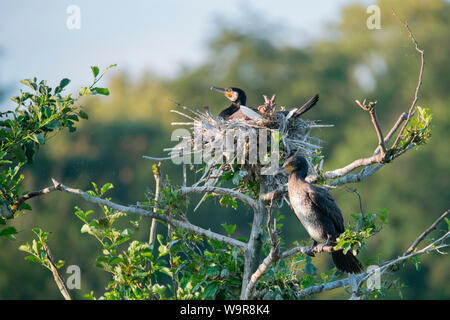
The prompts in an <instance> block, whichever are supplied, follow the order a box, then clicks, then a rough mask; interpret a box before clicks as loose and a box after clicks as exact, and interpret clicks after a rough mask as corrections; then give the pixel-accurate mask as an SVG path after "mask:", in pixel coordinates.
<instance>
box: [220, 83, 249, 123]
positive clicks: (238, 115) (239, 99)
mask: <svg viewBox="0 0 450 320" xmlns="http://www.w3.org/2000/svg"><path fill="white" fill-rule="evenodd" d="M211 90H216V91H219V92H220V93H223V94H224V95H225V97H226V98H227V99H228V100H230V101H231V102H232V103H231V105H230V106H229V107H228V108H226V109H224V110H222V112H220V113H219V117H222V118H223V119H225V120H230V119H232V120H241V119H245V118H247V116H246V115H245V114H244V113H243V112H242V110H241V106H245V103H246V102H247V95H246V94H245V92H244V90H242V89H240V88H235V87H230V88H226V89H224V88H218V87H214V86H213V87H211ZM250 109H251V110H252V111H254V112H258V110H256V109H254V108H250Z"/></svg>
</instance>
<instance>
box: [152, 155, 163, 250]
mask: <svg viewBox="0 0 450 320" xmlns="http://www.w3.org/2000/svg"><path fill="white" fill-rule="evenodd" d="M153 176H154V177H155V182H156V186H155V203H156V205H158V201H159V193H160V191H159V189H160V183H161V162H159V163H158V165H157V166H156V171H155V172H154V173H153ZM157 211H158V208H157V207H155V208H153V212H154V213H156V212H157ZM157 227H158V220H157V219H155V218H153V219H152V225H151V227H150V237H149V244H150V245H152V244H153V243H154V242H155V239H156V229H157Z"/></svg>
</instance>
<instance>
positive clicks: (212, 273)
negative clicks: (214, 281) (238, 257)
mask: <svg viewBox="0 0 450 320" xmlns="http://www.w3.org/2000/svg"><path fill="white" fill-rule="evenodd" d="M219 274H220V267H219V266H212V267H210V268H208V270H207V271H206V275H207V276H209V277H217V276H218V275H219Z"/></svg>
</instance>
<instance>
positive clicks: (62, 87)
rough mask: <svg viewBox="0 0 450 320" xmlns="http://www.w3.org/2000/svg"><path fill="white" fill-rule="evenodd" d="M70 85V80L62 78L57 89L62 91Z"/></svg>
mask: <svg viewBox="0 0 450 320" xmlns="http://www.w3.org/2000/svg"><path fill="white" fill-rule="evenodd" d="M69 83H70V79H67V78H64V79H62V80H61V82H60V83H59V87H60V88H61V89H64V88H65V87H67V85H68V84H69Z"/></svg>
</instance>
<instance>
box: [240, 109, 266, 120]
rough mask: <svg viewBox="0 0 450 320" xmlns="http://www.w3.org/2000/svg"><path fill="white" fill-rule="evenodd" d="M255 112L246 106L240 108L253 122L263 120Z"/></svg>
mask: <svg viewBox="0 0 450 320" xmlns="http://www.w3.org/2000/svg"><path fill="white" fill-rule="evenodd" d="M253 110H254V109H253ZM253 110H252V109H250V108H249V107H246V106H243V105H241V106H240V111H241V112H242V113H243V114H245V115H246V116H247V117H248V118H250V119H252V120H260V119H262V117H261V115H260V114H259V113H258V112H256V111H253Z"/></svg>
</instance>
